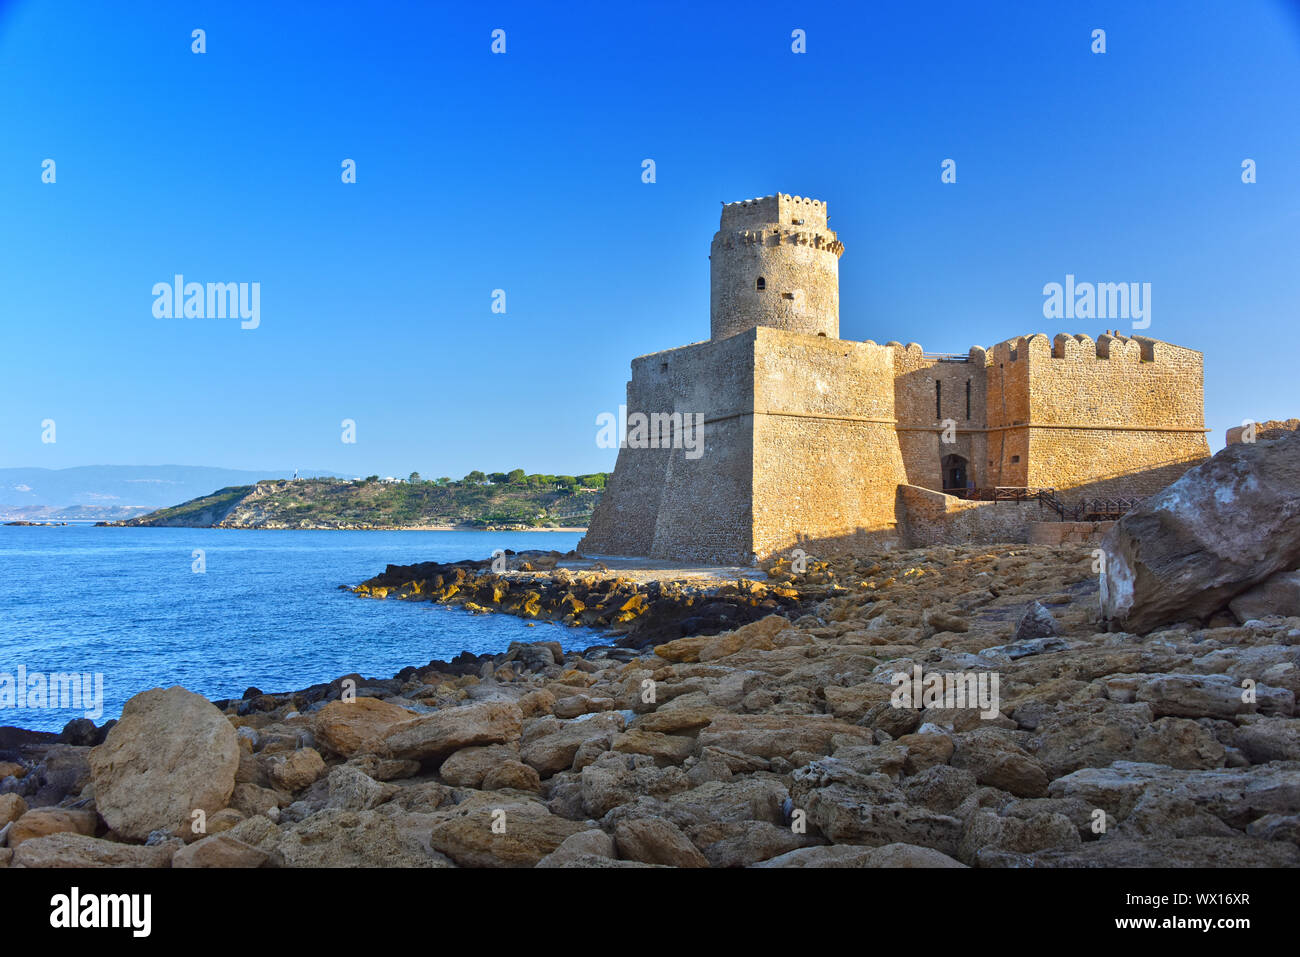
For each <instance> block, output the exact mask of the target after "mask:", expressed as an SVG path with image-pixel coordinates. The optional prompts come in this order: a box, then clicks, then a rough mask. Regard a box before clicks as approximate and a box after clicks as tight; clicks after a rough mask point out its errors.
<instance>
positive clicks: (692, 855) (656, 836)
mask: <svg viewBox="0 0 1300 957" xmlns="http://www.w3.org/2000/svg"><path fill="white" fill-rule="evenodd" d="M614 841H615V842H616V843H617V845H618V852H619V854H620V855H621V856H622V857H624V858H626V859H628V860H633V861H643V862H644V863H647V864H666V865H668V866H670V867H708V866H709V861H708V859H707V858H706V857H705V856H704V855H703V854H701V853H700V852H699V851H698V850H697V849H696V847H695V845H694V844H692V843H691V842H690V840H689V839H688V838H687V837H686V835H685V834H683V833H682V832H681V830H679V829H678V828H677V827H676V826H675V825H674V824H672V823H671V822H669V821H665V820H664V819H663V818H657V817H645V818H637V819H633V820H627V821H620V822H619V823H618V825H617V826H616V827H615V828H614Z"/></svg>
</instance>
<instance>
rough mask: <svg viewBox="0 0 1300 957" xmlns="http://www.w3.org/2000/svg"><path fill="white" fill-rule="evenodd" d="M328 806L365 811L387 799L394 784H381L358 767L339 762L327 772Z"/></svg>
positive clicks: (392, 793)
mask: <svg viewBox="0 0 1300 957" xmlns="http://www.w3.org/2000/svg"><path fill="white" fill-rule="evenodd" d="M328 783H329V799H328V806H329V807H331V808H339V809H342V810H348V811H367V810H369V809H370V808H373V807H376V806H378V805H380V804H383V803H384V802H385V801H387V800H389V799H390V798H391V797H392V796H393V795H394V794H395V793H396V791H397V788H396V786H395V785H392V784H383V783H380V782H379V781H376V780H374V779H373V778H371V777H370V776H369V775H367V774H365V773H364V772H363V771H361V770H360V769H359V768H355V767H352V766H351V765H347V764H340V765H339V766H338V767H336V768H334V769H332V770H331V771H330V773H329V778H328Z"/></svg>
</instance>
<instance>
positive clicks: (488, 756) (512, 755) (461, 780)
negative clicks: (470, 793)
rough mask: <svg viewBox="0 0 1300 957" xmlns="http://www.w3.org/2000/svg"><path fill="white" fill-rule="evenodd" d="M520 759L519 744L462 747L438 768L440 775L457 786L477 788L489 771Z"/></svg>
mask: <svg viewBox="0 0 1300 957" xmlns="http://www.w3.org/2000/svg"><path fill="white" fill-rule="evenodd" d="M518 760H519V746H518V745H517V744H493V745H487V746H485V747H474V748H461V749H460V750H459V751H457V752H456V753H455V754H453V755H451V756H450V757H449V758H447V760H445V761H443V762H442V766H441V767H440V768H438V776H439V777H440V778H442V779H443V780H444V781H446V782H447V783H448V784H451V785H453V786H455V787H460V788H477V787H481V786H482V784H483V778H485V777H486V776H487V774H488V772H489V771H491V770H492V769H493V768H495V767H497V766H498V765H500V764H503V763H505V762H506V761H518Z"/></svg>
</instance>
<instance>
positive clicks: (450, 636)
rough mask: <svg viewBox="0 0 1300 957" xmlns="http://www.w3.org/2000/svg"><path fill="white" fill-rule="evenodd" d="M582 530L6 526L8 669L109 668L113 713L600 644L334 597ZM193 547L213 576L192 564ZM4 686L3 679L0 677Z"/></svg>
mask: <svg viewBox="0 0 1300 957" xmlns="http://www.w3.org/2000/svg"><path fill="white" fill-rule="evenodd" d="M580 537H581V536H580V535H579V534H578V533H575V532H517V533H511V532H415V531H410V532H373V531H236V530H223V529H197V528H176V529H172V528H94V527H90V526H76V525H70V526H67V527H45V528H24V527H10V526H0V675H3V674H9V675H16V674H17V670H18V666H19V665H24V666H26V668H27V671H28V673H29V674H30V673H35V672H41V673H57V672H74V671H75V672H79V673H81V672H90V673H94V672H100V673H102V674H103V676H104V714H103V716H102V717H101V718H99V719H98V720H97V722H96V723H102V722H103V721H105V720H107V719H109V718H115V717H118V716H119V715H120V713H121V708H122V704H123V702H125V701H126V699H128V698H130V697H131V696H132V695H134V694H136V693H137V692H140V691H144V690H146V689H148V688H154V687H159V686H168V685H173V684H179V685H183V686H185V687H186V688H189V689H190V690H191V691H197V692H198V693H200V694H203V695H207V696H208V697H210V698H230V697H238V696H240V695H241V694H243V692H244V689H245V688H247V687H249V686H250V685H255V686H257V687H258V688H261V689H262V690H263V691H291V690H296V689H298V688H303V687H306V686H307V685H310V684H314V683H316V682H320V681H330V680H333V679H334V678H337V677H339V676H340V675H345V674H348V673H351V672H358V673H360V674H362V675H365V676H366V677H380V678H388V677H392V675H393V674H394V673H395V672H397V671H398V670H400V669H401V668H404V667H406V666H407V665H422V664H425V663H427V662H428V661H430V660H431V659H434V658H443V659H450V658H452V657H453V656H455V655H456V654H458V653H459V652H461V651H472V652H475V653H483V652H497V651H504V650H505V648H506V647H507V646H508V645H509V644H510V642H511V641H542V640H554V641H559V642H560V643H561V644H562V645H563V646H564V647H565V648H566V649H571V648H585V647H588V646H590V645H593V644H601V643H603V639H602V638H601V637H600V636H599V635H598V634H597V633H595V632H593V631H590V630H588V629H576V628H564V627H561V626H557V625H549V624H537V625H536V626H535V627H529V626H528V623H527V622H525V621H523V620H522V619H519V618H515V617H513V616H509V615H487V616H474V615H470V614H468V613H466V612H463V611H460V610H457V609H452V608H444V607H440V606H437V605H432V604H428V603H425V602H419V603H416V602H402V601H375V600H369V599H361V598H357V597H356V596H355V595H353V594H351V593H349V592H346V591H340V590H339V588H338V586H339V585H355V584H357V583H358V582H360V581H363V580H365V579H367V578H370V577H371V576H373V575H377V574H378V573H380V572H382V571H383V570H384V566H385V565H386V564H388V563H390V562H391V563H393V564H398V565H405V564H410V563H412V562H419V561H457V560H459V559H462V558H487V557H489V556H490V555H491V553H492V550H493V549H495V548H511V549H515V550H517V551H521V550H524V549H529V548H554V549H559V550H561V551H567V550H569V549H571V548H573V547H574V546H575V545H576V544H577V542H578V539H579V538H580ZM195 549H202V550H203V551H204V553H205V559H206V564H207V571H206V572H205V573H203V574H197V573H195V572H194V571H193V570H192V564H193V561H194V559H193V558H192V555H193V552H194V550H195ZM0 680H3V679H2V678H0ZM82 713H83V712H82V709H72V710H36V709H31V708H28V709H21V710H19V709H5V708H0V725H4V724H9V725H17V726H19V727H25V728H33V729H39V730H58V729H60V728H62V727H63V725H64V724H66V723H67V722H68V721H69V720H70V719H72V718H75V717H81V716H82Z"/></svg>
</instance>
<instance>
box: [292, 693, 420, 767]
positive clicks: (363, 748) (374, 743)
mask: <svg viewBox="0 0 1300 957" xmlns="http://www.w3.org/2000/svg"><path fill="white" fill-rule="evenodd" d="M413 716H414V713H413V712H411V711H408V710H406V709H405V708H399V707H398V706H397V705H395V704H389V703H388V702H387V701H381V700H379V699H378V698H356V699H354V700H352V701H331V702H330V703H329V704H327V705H326V706H325V707H324V708H322V709H321V710H320V711H318V712H317V713H316V716H315V720H314V721H313V723H312V733H313V734H314V735H315V738H316V740H317V741H319V742H320V743H321V744H322V745H323V746H324V747H326V748H327V749H329V750H330V751H332V752H333V753H335V754H339V755H342V756H343V757H345V758H350V757H352V756H353V755H354V754H362V753H366V752H371V753H375V752H378V751H379V750H380V749H381V748H382V742H383V739H384V736H385V735H387V734H388V732H389V731H390V730H391V729H392V728H393V727H394V726H395V725H398V724H401V723H402V722H403V721H409V720H410V719H411V718H412V717H413Z"/></svg>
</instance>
